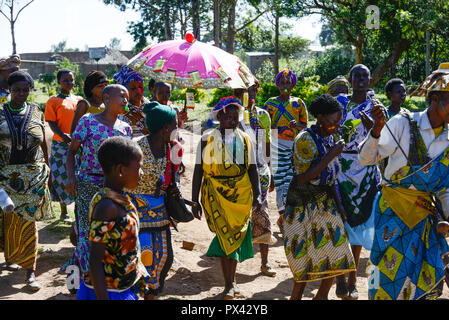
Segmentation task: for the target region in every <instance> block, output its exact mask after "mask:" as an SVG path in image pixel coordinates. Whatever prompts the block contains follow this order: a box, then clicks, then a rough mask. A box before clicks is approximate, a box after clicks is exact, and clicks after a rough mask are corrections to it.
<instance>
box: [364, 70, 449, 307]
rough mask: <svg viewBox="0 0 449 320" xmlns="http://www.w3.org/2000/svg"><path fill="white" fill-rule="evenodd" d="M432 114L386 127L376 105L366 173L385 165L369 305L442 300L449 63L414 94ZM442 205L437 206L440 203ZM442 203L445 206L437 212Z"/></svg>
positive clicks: (448, 207)
mask: <svg viewBox="0 0 449 320" xmlns="http://www.w3.org/2000/svg"><path fill="white" fill-rule="evenodd" d="M416 93H417V94H418V95H420V96H426V99H427V103H428V104H429V106H428V108H427V109H426V110H424V111H422V112H416V113H403V114H398V115H396V116H394V117H393V118H391V119H390V120H389V121H388V123H386V117H385V110H384V107H383V106H382V105H381V104H379V103H377V104H375V105H374V107H373V109H372V111H371V116H372V117H373V119H374V126H373V128H372V129H371V131H370V133H368V135H367V137H366V139H365V140H364V141H363V142H362V143H361V145H360V148H359V149H360V153H359V159H360V162H361V164H362V165H374V164H376V163H377V162H378V161H379V160H382V159H388V163H387V165H386V168H385V171H384V172H383V175H382V183H381V184H382V190H381V191H380V192H379V193H378V194H377V196H376V198H375V201H374V206H373V207H374V211H375V212H374V214H375V236H374V243H373V246H372V251H371V255H370V260H371V262H372V264H373V265H374V269H373V273H372V276H371V278H370V282H369V283H370V288H369V290H368V295H369V298H370V299H372V300H378V299H380V300H384V299H404V300H418V299H433V298H436V297H438V296H439V295H441V293H442V288H443V280H444V279H445V272H444V266H445V265H447V259H448V256H449V252H448V251H449V248H448V245H447V242H446V239H445V237H444V236H445V234H446V233H445V232H447V231H448V226H449V224H448V223H447V222H446V221H445V220H447V219H448V216H449V191H447V190H448V187H449V174H448V173H449V130H448V128H449V125H448V124H449V63H443V64H441V65H440V68H439V69H438V70H436V71H434V72H433V73H432V74H431V75H429V76H428V77H427V78H426V80H425V81H424V82H423V84H422V85H421V86H420V87H419V88H418V89H417V90H416V91H415V92H413V93H412V95H413V94H416ZM438 200H439V201H438ZM440 203H441V205H439V204H440Z"/></svg>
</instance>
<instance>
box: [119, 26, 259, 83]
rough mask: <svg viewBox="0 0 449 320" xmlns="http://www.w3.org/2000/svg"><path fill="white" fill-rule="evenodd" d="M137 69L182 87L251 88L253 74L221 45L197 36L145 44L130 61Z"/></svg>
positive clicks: (129, 63)
mask: <svg viewBox="0 0 449 320" xmlns="http://www.w3.org/2000/svg"><path fill="white" fill-rule="evenodd" d="M128 66H129V67H130V68H132V69H134V70H135V71H136V72H138V73H140V74H143V75H145V76H148V77H150V78H152V79H155V80H156V81H165V82H170V83H173V84H174V85H176V86H178V87H182V88H204V89H211V88H232V89H238V88H242V89H243V88H248V87H250V86H252V85H253V84H254V76H253V74H252V73H251V71H250V70H249V69H248V67H247V66H246V65H245V64H244V63H243V62H241V61H240V60H239V58H237V57H236V56H235V55H232V54H230V53H228V52H226V51H224V50H222V49H220V48H218V47H215V46H213V45H209V44H207V43H204V42H201V41H197V40H195V38H194V36H193V35H192V34H191V33H188V34H187V35H186V39H185V40H168V41H164V42H161V43H158V44H156V45H153V46H149V47H147V48H145V49H144V50H143V51H142V52H141V53H139V54H137V55H136V56H134V57H133V58H132V59H130V60H129V61H128Z"/></svg>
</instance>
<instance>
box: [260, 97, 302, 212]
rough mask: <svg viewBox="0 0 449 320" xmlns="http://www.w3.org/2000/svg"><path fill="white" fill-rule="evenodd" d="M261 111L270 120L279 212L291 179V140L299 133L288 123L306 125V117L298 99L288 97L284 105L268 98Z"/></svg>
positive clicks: (272, 158)
mask: <svg viewBox="0 0 449 320" xmlns="http://www.w3.org/2000/svg"><path fill="white" fill-rule="evenodd" d="M263 109H264V110H266V111H268V113H269V115H270V118H271V128H272V129H274V130H272V139H271V160H272V168H273V176H274V182H275V188H276V205H277V208H278V210H279V211H282V210H284V209H285V197H286V194H287V190H288V185H289V184H290V181H291V179H292V178H293V164H292V158H293V155H292V148H293V140H294V139H295V137H296V135H297V134H298V133H299V130H298V129H291V128H290V127H289V123H290V122H291V121H292V120H296V123H297V124H300V123H302V124H305V125H307V120H308V115H307V109H306V105H305V103H304V102H303V101H302V100H301V99H300V98H295V97H290V99H289V100H288V101H286V102H284V103H282V102H280V101H279V100H278V98H270V99H268V100H267V102H265V105H264V106H263Z"/></svg>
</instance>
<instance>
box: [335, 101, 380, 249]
mask: <svg viewBox="0 0 449 320" xmlns="http://www.w3.org/2000/svg"><path fill="white" fill-rule="evenodd" d="M337 100H338V101H339V102H340V103H341V104H342V105H343V107H344V110H343V119H342V122H341V123H342V138H343V139H344V140H345V142H346V146H345V147H344V149H343V152H342V153H341V155H340V162H341V168H342V173H341V174H340V176H339V177H338V184H339V189H340V195H341V202H342V205H343V207H344V208H345V211H346V215H347V222H346V223H345V227H346V230H347V232H348V235H349V242H350V243H351V245H361V246H363V247H364V248H365V249H367V250H370V249H371V245H372V242H373V237H374V235H373V231H374V225H373V221H374V219H373V217H371V213H372V208H373V203H374V198H375V196H376V194H377V192H378V191H379V184H380V172H379V169H378V167H377V166H375V165H372V166H362V165H361V163H360V161H359V159H358V151H357V147H358V145H359V144H360V143H361V142H362V141H363V139H365V137H366V135H367V134H368V130H367V129H366V128H365V126H364V125H363V124H362V120H361V116H360V113H361V111H364V112H365V113H366V114H368V115H369V114H370V111H371V108H372V104H371V102H369V100H367V101H365V102H363V103H362V104H360V105H357V104H356V103H354V102H352V101H350V100H349V99H348V98H347V97H346V96H344V95H339V96H338V97H337Z"/></svg>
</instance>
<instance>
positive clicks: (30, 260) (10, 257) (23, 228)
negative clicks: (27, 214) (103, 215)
mask: <svg viewBox="0 0 449 320" xmlns="http://www.w3.org/2000/svg"><path fill="white" fill-rule="evenodd" d="M2 215H3V218H4V221H3V223H4V224H3V227H4V252H5V260H6V261H8V263H11V264H14V263H15V264H18V265H19V266H21V267H22V268H24V269H31V270H36V257H37V227H36V222H35V221H29V220H25V219H23V218H22V217H21V216H19V215H18V214H15V213H6V212H4V213H2ZM0 247H1V246H0Z"/></svg>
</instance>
